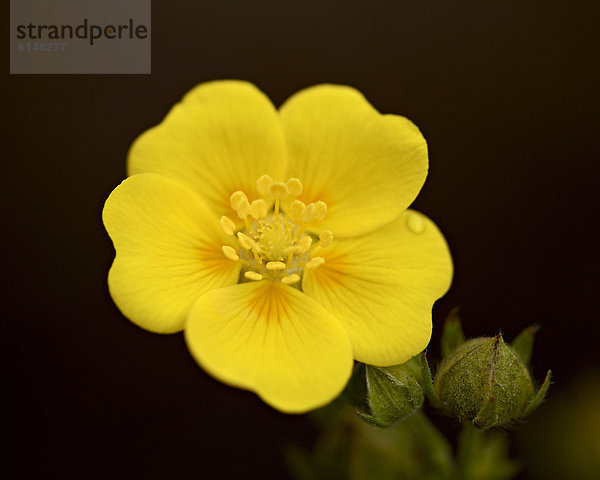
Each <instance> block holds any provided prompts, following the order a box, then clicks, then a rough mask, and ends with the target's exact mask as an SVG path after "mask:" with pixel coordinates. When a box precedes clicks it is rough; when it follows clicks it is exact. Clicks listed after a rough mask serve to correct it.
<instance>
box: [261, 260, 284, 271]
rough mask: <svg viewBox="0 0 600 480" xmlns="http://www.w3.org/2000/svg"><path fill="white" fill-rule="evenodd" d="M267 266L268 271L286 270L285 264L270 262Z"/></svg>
mask: <svg viewBox="0 0 600 480" xmlns="http://www.w3.org/2000/svg"><path fill="white" fill-rule="evenodd" d="M265 266H266V267H267V270H283V269H284V268H285V263H283V262H269V263H267V264H266V265H265Z"/></svg>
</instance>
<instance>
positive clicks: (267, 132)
mask: <svg viewBox="0 0 600 480" xmlns="http://www.w3.org/2000/svg"><path fill="white" fill-rule="evenodd" d="M285 169H286V147H285V140H284V138H283V133H282V130H281V126H280V124H279V119H278V116H277V111H276V110H275V107H274V106H273V104H272V103H271V102H270V100H269V99H268V98H267V97H266V96H265V95H264V94H263V93H262V92H260V91H259V90H258V89H257V88H256V87H255V86H254V85H252V84H250V83H247V82H241V81H234V80H226V81H225V80H224V81H215V82H209V83H203V84H200V85H199V86H197V87H196V88H194V89H193V90H191V91H190V92H189V93H188V94H187V95H186V96H185V97H184V98H183V100H182V101H181V102H180V103H178V104H176V105H175V106H174V107H173V108H172V109H171V111H170V112H169V114H168V115H167V117H166V118H165V119H164V120H163V122H162V123H161V124H159V125H158V126H156V127H154V128H151V129H150V130H148V131H146V132H144V133H143V134H142V135H141V136H140V137H138V138H137V140H136V141H135V142H134V144H133V145H132V147H131V150H130V152H129V158H128V171H129V174H130V175H133V174H136V173H145V172H154V173H158V174H161V175H164V176H167V177H170V178H173V179H175V180H178V181H180V182H182V183H184V184H186V185H187V186H188V187H190V188H191V189H193V190H194V191H195V192H196V193H197V194H199V195H200V196H201V197H202V199H203V200H204V201H206V202H207V204H208V206H209V207H211V208H212V209H213V210H214V211H215V213H216V214H218V215H219V217H220V216H221V215H227V216H229V217H231V218H237V216H236V215H235V213H234V212H233V210H232V209H231V206H230V205H229V197H230V196H231V194H232V193H233V192H235V191H237V190H242V191H244V192H245V193H247V194H248V195H249V196H250V197H251V198H250V199H251V200H252V199H254V198H256V197H257V196H258V193H257V192H256V183H255V182H256V179H257V178H259V177H260V176H261V175H263V174H265V173H268V174H269V175H271V176H273V177H274V178H279V177H282V178H283V174H284V172H285Z"/></svg>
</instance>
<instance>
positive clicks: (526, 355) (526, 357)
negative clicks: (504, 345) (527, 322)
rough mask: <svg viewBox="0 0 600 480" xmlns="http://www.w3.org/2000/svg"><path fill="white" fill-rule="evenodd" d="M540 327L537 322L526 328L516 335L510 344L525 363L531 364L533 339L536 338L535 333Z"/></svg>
mask: <svg viewBox="0 0 600 480" xmlns="http://www.w3.org/2000/svg"><path fill="white" fill-rule="evenodd" d="M539 329H540V327H539V325H537V324H534V325H531V326H529V327H527V328H525V329H524V330H523V331H522V332H521V333H519V334H518V335H517V336H516V338H515V339H514V340H513V341H512V343H511V345H510V346H511V347H512V348H513V350H514V351H515V352H517V355H519V357H520V358H521V360H523V363H524V364H525V365H529V362H530V361H531V354H532V352H533V341H534V339H535V334H536V333H537V331H538V330H539Z"/></svg>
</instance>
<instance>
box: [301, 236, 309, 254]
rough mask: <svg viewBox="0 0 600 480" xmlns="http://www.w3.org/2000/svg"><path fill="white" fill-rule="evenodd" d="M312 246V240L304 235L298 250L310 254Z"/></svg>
mask: <svg viewBox="0 0 600 480" xmlns="http://www.w3.org/2000/svg"><path fill="white" fill-rule="evenodd" d="M311 245H312V238H310V237H309V236H308V235H304V236H303V237H302V238H301V239H300V241H299V242H298V250H299V251H300V252H302V253H304V252H308V250H309V249H310V246H311Z"/></svg>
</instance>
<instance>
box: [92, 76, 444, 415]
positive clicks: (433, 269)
mask: <svg viewBox="0 0 600 480" xmlns="http://www.w3.org/2000/svg"><path fill="white" fill-rule="evenodd" d="M427 167H428V160H427V146H426V143H425V140H424V139H423V137H422V135H421V133H420V132H419V130H418V129H417V127H416V126H415V125H414V124H412V123H411V122H410V121H409V120H407V119H406V118H404V117H400V116H396V115H381V114H380V113H378V112H377V111H376V110H375V109H374V108H373V107H372V106H371V105H370V104H369V103H368V102H367V100H366V99H365V98H364V97H363V96H362V95H361V94H360V93H359V92H358V91H356V90H354V89H352V88H350V87H345V86H336V85H319V86H315V87H311V88H308V89H306V90H303V91H300V92H298V93H296V94H295V95H293V96H292V97H291V98H290V99H289V100H287V101H286V102H285V103H284V105H283V106H282V107H281V108H280V109H279V111H277V110H276V109H275V108H274V106H273V105H272V104H271V102H270V101H269V99H268V98H267V97H266V96H265V95H264V94H263V93H261V92H260V91H259V90H258V89H257V88H256V87H254V86H253V85H251V84H249V83H246V82H241V81H216V82H210V83H205V84H201V85H199V86H197V87H196V88H194V89H193V90H192V91H190V92H189V93H188V94H187V95H186V96H185V97H184V98H183V100H182V101H181V102H180V103H178V104H176V105H175V106H174V107H173V108H172V109H171V111H170V112H169V114H168V115H167V117H166V118H165V119H164V120H163V122H162V123H161V124H159V125H158V126H156V127H154V128H151V129H150V130H148V131H146V132H145V133H143V134H142V135H141V136H140V137H139V138H138V139H137V140H136V141H135V142H134V144H133V146H132V147H131V150H130V153H129V158H128V173H129V175H130V176H129V178H127V179H126V180H125V181H123V183H121V185H119V186H118V187H117V188H115V190H114V191H113V192H112V193H111V195H110V197H109V198H108V200H107V201H106V204H105V207H104V211H103V221H104V224H105V226H106V229H107V231H108V233H109V235H110V237H111V238H112V240H113V243H114V246H115V250H116V257H115V260H114V263H113V265H112V267H111V269H110V272H109V275H108V284H109V288H110V293H111V295H112V298H113V299H114V301H115V303H116V304H117V306H118V307H119V309H120V310H121V311H122V312H123V314H124V315H125V316H126V317H128V318H129V319H130V320H131V321H132V322H134V323H136V324H137V325H139V326H140V327H142V328H145V329H147V330H150V331H153V332H159V333H172V332H178V331H181V330H184V331H185V339H186V342H187V345H188V348H189V350H190V352H191V354H192V355H193V356H194V358H195V359H196V361H197V362H198V363H199V364H200V365H201V366H202V367H203V368H204V369H205V370H206V371H208V372H209V373H210V374H211V375H213V376H214V377H216V378H217V379H219V380H221V381H223V382H226V383H228V384H230V385H234V386H236V387H240V388H244V389H248V390H252V391H254V392H256V393H257V394H258V395H259V396H260V397H261V398H262V399H263V400H264V401H265V402H267V403H269V404H270V405H272V406H273V407H275V408H277V409H279V410H281V411H283V412H289V413H300V412H305V411H307V410H310V409H313V408H317V407H319V406H322V405H324V404H326V403H328V402H329V401H331V400H332V399H333V398H335V397H336V396H337V395H338V394H339V393H340V392H341V391H342V389H343V388H344V386H345V385H346V383H347V381H348V379H349V377H350V374H351V370H352V364H353V359H356V360H358V361H360V362H364V363H367V364H371V365H377V366H387V365H395V364H400V363H403V362H405V361H406V360H408V359H409V358H411V357H412V356H414V355H416V354H418V353H419V352H420V351H422V350H423V349H424V348H425V347H426V345H427V343H428V342H429V339H430V336H431V308H432V305H433V302H434V301H435V300H436V299H438V298H439V297H440V296H442V295H443V294H444V293H445V292H446V290H447V289H448V287H449V285H450V281H451V277H452V261H451V258H450V253H449V251H448V247H447V245H446V242H445V240H444V237H443V236H442V234H441V233H440V232H439V230H438V229H437V227H436V226H435V225H434V224H433V223H432V222H431V221H430V220H429V219H428V218H426V217H425V216H424V215H422V214H420V213H417V212H415V211H411V210H407V207H408V206H409V205H410V204H411V203H412V201H413V200H414V199H415V197H416V195H417V193H418V192H419V190H420V189H421V187H422V185H423V183H424V181H425V177H426V176H427Z"/></svg>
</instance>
